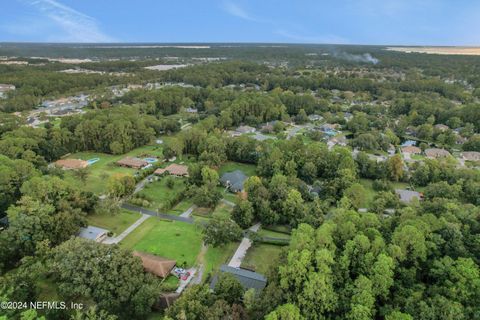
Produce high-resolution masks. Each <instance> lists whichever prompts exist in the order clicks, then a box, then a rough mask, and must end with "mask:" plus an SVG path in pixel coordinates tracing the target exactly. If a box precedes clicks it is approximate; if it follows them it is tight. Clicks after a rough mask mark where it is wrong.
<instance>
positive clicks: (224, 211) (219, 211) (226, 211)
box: [212, 202, 233, 217]
mask: <svg viewBox="0 0 480 320" xmlns="http://www.w3.org/2000/svg"><path fill="white" fill-rule="evenodd" d="M232 210H233V208H232V207H231V206H229V205H227V204H224V203H222V202H220V203H219V204H218V205H217V206H216V207H215V210H214V211H213V213H212V216H213V217H215V216H217V217H230V215H231V213H232Z"/></svg>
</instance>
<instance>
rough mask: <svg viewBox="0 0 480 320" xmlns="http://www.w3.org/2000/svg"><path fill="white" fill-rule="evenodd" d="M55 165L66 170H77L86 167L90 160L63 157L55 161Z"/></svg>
mask: <svg viewBox="0 0 480 320" xmlns="http://www.w3.org/2000/svg"><path fill="white" fill-rule="evenodd" d="M55 166H57V167H60V168H62V169H64V170H77V169H83V168H86V167H87V166H88V162H87V161H85V160H80V159H61V160H58V161H56V162H55Z"/></svg>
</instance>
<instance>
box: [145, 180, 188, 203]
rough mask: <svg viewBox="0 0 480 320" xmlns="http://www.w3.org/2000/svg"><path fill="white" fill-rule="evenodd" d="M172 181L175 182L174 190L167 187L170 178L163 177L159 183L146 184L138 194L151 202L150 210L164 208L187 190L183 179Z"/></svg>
mask: <svg viewBox="0 0 480 320" xmlns="http://www.w3.org/2000/svg"><path fill="white" fill-rule="evenodd" d="M170 179H171V180H172V181H174V185H173V187H172V188H169V187H168V186H167V181H168V180H169V178H168V177H163V178H161V179H160V180H158V181H154V182H152V183H148V184H146V185H145V188H144V189H143V190H142V191H140V192H139V193H138V195H139V196H141V197H142V196H144V197H145V198H146V199H147V200H148V201H149V202H150V205H149V206H148V208H150V209H154V210H157V209H159V208H162V207H164V206H165V205H166V204H168V203H170V202H172V201H174V200H175V199H176V198H177V196H178V194H179V193H181V192H183V191H184V190H185V180H184V179H183V178H170Z"/></svg>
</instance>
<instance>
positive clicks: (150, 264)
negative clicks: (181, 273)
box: [133, 251, 177, 278]
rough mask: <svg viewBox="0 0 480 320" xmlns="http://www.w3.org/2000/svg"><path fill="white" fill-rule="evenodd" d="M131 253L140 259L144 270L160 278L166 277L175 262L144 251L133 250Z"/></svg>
mask: <svg viewBox="0 0 480 320" xmlns="http://www.w3.org/2000/svg"><path fill="white" fill-rule="evenodd" d="M133 255H134V256H136V257H140V259H142V264H143V268H144V269H145V271H148V272H150V273H153V274H154V275H157V276H159V277H162V278H166V277H168V275H169V274H170V271H172V269H173V267H175V265H176V264H177V262H176V261H175V260H171V259H167V258H162V257H159V256H156V255H153V254H150V253H146V252H140V251H134V252H133Z"/></svg>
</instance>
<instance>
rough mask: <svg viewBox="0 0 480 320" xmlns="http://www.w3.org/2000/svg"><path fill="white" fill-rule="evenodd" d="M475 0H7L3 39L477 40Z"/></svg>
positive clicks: (0, 30) (0, 12)
mask: <svg viewBox="0 0 480 320" xmlns="http://www.w3.org/2000/svg"><path fill="white" fill-rule="evenodd" d="M479 30H480V1H478V0H135V1H133V0H3V1H2V4H1V9H0V41H32V42H275V43H334V44H338V43H343V44H402V45H480V32H479Z"/></svg>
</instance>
